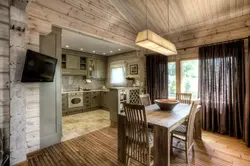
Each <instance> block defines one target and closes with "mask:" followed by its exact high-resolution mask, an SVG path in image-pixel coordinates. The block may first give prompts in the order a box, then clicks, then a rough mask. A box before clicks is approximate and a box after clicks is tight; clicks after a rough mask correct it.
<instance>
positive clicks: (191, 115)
mask: <svg viewBox="0 0 250 166" xmlns="http://www.w3.org/2000/svg"><path fill="white" fill-rule="evenodd" d="M197 106H198V104H197V103H195V102H194V101H193V102H191V105H190V113H189V117H188V125H187V143H188V147H190V146H191V145H192V143H193V133H194V122H195V117H196V113H197V112H198V109H197Z"/></svg>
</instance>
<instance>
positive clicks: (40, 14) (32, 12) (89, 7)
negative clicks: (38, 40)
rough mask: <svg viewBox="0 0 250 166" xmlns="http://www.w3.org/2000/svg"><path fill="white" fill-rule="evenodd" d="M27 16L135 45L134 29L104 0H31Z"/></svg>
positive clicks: (33, 22)
mask: <svg viewBox="0 0 250 166" xmlns="http://www.w3.org/2000/svg"><path fill="white" fill-rule="evenodd" d="M27 11H28V15H29V20H33V21H32V25H29V26H33V27H34V28H35V27H38V25H40V22H43V23H45V22H48V25H49V23H51V24H52V25H54V26H58V27H61V28H66V29H70V30H73V31H76V32H79V33H83V34H87V35H90V36H93V37H97V38H101V39H104V40H106V41H111V42H114V43H119V44H122V45H125V46H130V47H134V48H135V45H134V41H135V37H136V34H137V32H136V31H135V29H134V28H133V27H131V25H130V24H129V23H128V22H127V21H126V20H125V19H124V18H123V16H122V15H121V14H120V13H119V11H118V10H117V9H116V8H115V7H114V6H113V5H112V4H110V2H109V1H106V0H33V1H32V2H31V4H30V5H29V7H28V9H27Z"/></svg>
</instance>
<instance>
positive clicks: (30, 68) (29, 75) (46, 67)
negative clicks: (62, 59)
mask: <svg viewBox="0 0 250 166" xmlns="http://www.w3.org/2000/svg"><path fill="white" fill-rule="evenodd" d="M56 64H57V59H55V58H53V57H50V56H47V55H44V54H41V53H39V52H35V51H32V50H28V51H27V53H26V59H25V64H24V69H23V74H22V80H21V81H22V82H53V80H54V74H55V70H56Z"/></svg>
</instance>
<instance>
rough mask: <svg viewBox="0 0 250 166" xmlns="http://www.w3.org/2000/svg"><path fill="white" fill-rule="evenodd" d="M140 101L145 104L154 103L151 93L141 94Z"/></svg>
mask: <svg viewBox="0 0 250 166" xmlns="http://www.w3.org/2000/svg"><path fill="white" fill-rule="evenodd" d="M140 101H141V104H142V105H144V106H148V105H151V104H152V103H151V99H150V96H149V94H143V95H140Z"/></svg>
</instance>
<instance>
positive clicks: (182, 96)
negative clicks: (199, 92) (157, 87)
mask: <svg viewBox="0 0 250 166" xmlns="http://www.w3.org/2000/svg"><path fill="white" fill-rule="evenodd" d="M191 99H192V94H191V93H176V100H179V101H180V103H185V104H191Z"/></svg>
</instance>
